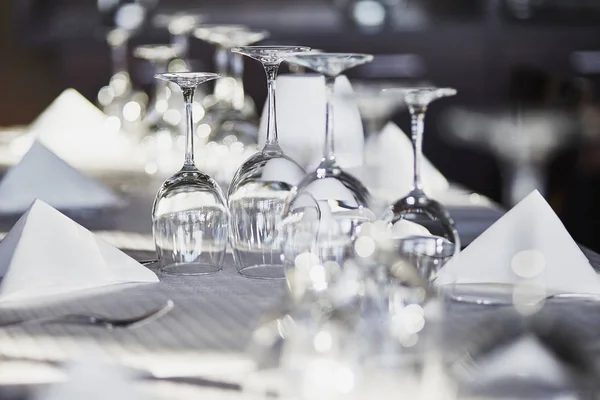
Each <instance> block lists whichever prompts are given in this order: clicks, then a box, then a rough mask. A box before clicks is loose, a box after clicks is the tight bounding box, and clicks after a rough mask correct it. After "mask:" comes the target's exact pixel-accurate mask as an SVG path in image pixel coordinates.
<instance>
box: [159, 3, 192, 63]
mask: <svg viewBox="0 0 600 400" xmlns="http://www.w3.org/2000/svg"><path fill="white" fill-rule="evenodd" d="M202 20H203V16H202V15H200V14H191V13H188V12H185V13H182V12H176V13H172V14H167V13H165V14H158V15H156V16H155V17H154V19H153V21H152V22H153V23H154V26H156V27H158V28H166V29H167V30H168V31H169V33H170V34H171V36H172V40H171V43H172V45H174V46H177V47H180V48H181V57H182V60H183V62H184V63H185V65H186V66H187V67H188V68H190V61H189V59H188V57H189V48H190V43H189V42H190V35H191V34H192V32H193V31H194V28H195V27H196V25H198V24H199V23H200V22H202Z"/></svg>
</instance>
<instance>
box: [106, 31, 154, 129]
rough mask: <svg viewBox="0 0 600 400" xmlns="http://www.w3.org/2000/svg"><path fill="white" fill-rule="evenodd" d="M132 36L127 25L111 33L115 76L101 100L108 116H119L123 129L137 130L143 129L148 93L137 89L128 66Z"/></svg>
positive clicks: (110, 41)
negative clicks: (128, 50) (128, 46)
mask: <svg viewBox="0 0 600 400" xmlns="http://www.w3.org/2000/svg"><path fill="white" fill-rule="evenodd" d="M130 36H131V33H130V32H129V31H127V30H126V29H123V28H115V29H111V30H110V31H109V32H108V33H107V35H106V42H107V43H108V45H109V47H110V55H111V56H110V59H111V64H112V76H111V77H110V81H109V84H108V85H106V86H103V87H102V88H100V90H99V91H98V96H97V99H98V103H99V105H100V106H101V107H102V111H103V112H104V113H105V114H106V115H108V116H109V117H116V118H118V119H119V121H120V123H121V128H122V129H123V130H125V131H127V132H130V133H137V131H139V129H141V120H142V115H143V114H144V113H145V109H146V106H147V104H148V96H147V95H146V94H145V93H144V92H140V91H134V90H133V85H132V83H131V77H130V75H129V68H128V65H127V44H128V42H129V39H130Z"/></svg>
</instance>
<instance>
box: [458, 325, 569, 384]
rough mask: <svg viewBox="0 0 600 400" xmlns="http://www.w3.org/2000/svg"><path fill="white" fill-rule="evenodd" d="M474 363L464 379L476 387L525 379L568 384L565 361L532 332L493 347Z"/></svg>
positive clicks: (542, 382) (541, 382) (544, 382)
mask: <svg viewBox="0 0 600 400" xmlns="http://www.w3.org/2000/svg"><path fill="white" fill-rule="evenodd" d="M475 364H476V365H475V366H473V365H471V366H470V368H469V373H468V376H467V377H466V379H467V380H470V381H471V382H472V384H474V385H476V386H479V387H486V386H488V385H494V383H505V384H507V383H509V382H512V383H515V382H516V381H525V380H527V381H529V382H534V383H538V384H547V385H555V386H556V387H559V386H564V385H568V384H569V371H568V369H567V368H566V367H565V365H563V364H562V363H561V362H560V361H559V360H558V359H557V358H556V357H555V356H554V355H553V354H552V353H551V352H550V351H549V350H548V349H547V348H546V347H545V346H544V345H542V344H541V343H540V342H539V340H538V339H536V338H535V337H534V336H531V335H527V336H524V337H522V338H520V339H518V340H515V341H514V342H511V343H509V344H508V345H506V346H503V347H501V348H498V349H495V350H494V351H492V352H491V353H489V354H486V355H484V356H482V357H480V358H478V359H477V360H475ZM467 382H468V381H467Z"/></svg>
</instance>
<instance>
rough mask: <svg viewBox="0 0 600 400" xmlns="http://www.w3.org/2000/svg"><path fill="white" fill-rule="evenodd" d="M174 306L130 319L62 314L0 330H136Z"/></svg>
mask: <svg viewBox="0 0 600 400" xmlns="http://www.w3.org/2000/svg"><path fill="white" fill-rule="evenodd" d="M174 305H175V304H174V303H173V301H172V300H167V302H166V303H165V304H163V305H161V306H160V307H157V308H154V309H152V310H150V311H148V312H145V313H143V314H140V315H136V316H134V317H130V318H110V317H106V316H102V315H98V314H63V315H58V316H54V317H38V318H28V319H20V320H14V321H8V322H0V328H5V327H9V326H16V325H23V324H32V323H37V324H48V323H52V324H79V325H94V326H101V327H103V328H106V329H114V328H138V327H140V326H142V325H146V324H149V323H150V322H153V321H156V320H157V319H159V318H161V317H162V316H164V315H165V314H167V313H168V312H169V311H171V309H173V307H174Z"/></svg>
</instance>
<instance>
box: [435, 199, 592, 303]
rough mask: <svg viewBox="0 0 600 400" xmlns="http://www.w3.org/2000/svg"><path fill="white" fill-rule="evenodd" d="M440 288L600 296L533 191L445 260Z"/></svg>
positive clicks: (569, 240)
mask: <svg viewBox="0 0 600 400" xmlns="http://www.w3.org/2000/svg"><path fill="white" fill-rule="evenodd" d="M438 283H439V284H452V283H456V284H474V283H492V284H498V283H499V284H508V285H518V284H521V285H523V284H524V285H531V287H532V288H533V287H535V288H536V290H537V289H542V290H543V291H545V293H546V294H556V293H578V294H600V280H599V279H598V276H597V275H596V272H595V271H594V269H593V268H592V266H591V265H590V263H589V261H588V259H587V258H586V257H585V255H584V254H583V252H582V251H581V249H580V248H579V246H577V244H576V243H575V241H574V240H573V239H572V238H571V236H570V235H569V233H568V232H567V230H566V229H565V227H564V225H563V224H562V222H561V221H560V219H559V218H558V216H557V215H556V214H555V213H554V211H553V210H552V208H551V207H550V205H549V204H548V203H547V202H546V200H544V198H543V197H542V195H541V194H540V193H539V192H538V191H534V192H532V193H531V194H530V195H529V196H527V197H526V198H525V199H523V200H522V201H521V202H520V203H519V204H517V205H516V206H515V207H513V208H512V209H511V210H510V211H509V212H507V213H506V214H505V215H504V216H503V217H502V218H500V219H499V220H498V221H496V223H494V224H493V225H492V226H491V227H490V228H488V229H487V230H486V231H485V232H483V233H482V234H481V235H480V236H479V237H478V238H477V239H475V240H474V241H473V242H472V243H471V244H470V245H469V246H468V247H467V248H466V249H465V250H463V251H462V252H461V253H459V254H458V255H456V256H455V257H454V258H453V259H452V260H450V261H449V262H448V263H447V264H446V265H445V266H444V267H443V268H442V269H441V270H440V271H439V275H438Z"/></svg>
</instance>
